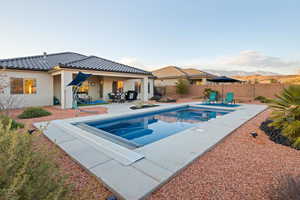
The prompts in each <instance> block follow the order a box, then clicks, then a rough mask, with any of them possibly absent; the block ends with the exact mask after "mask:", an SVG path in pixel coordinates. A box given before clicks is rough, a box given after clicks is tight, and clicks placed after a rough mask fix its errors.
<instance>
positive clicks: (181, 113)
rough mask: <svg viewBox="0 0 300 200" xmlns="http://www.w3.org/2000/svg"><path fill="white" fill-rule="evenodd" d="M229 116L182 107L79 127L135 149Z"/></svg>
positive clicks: (93, 122)
mask: <svg viewBox="0 0 300 200" xmlns="http://www.w3.org/2000/svg"><path fill="white" fill-rule="evenodd" d="M229 112H232V110H225V109H224V110H222V109H211V108H203V107H193V106H184V107H179V108H172V109H165V110H162V111H156V112H150V113H145V114H137V115H133V116H130V117H119V118H113V119H108V120H99V121H90V122H84V123H83V124H82V123H81V124H79V126H81V128H85V129H89V130H92V131H91V132H92V133H93V134H95V135H98V136H100V137H101V136H102V137H105V138H108V139H110V140H111V141H113V142H117V143H118V144H120V143H123V144H126V145H127V146H131V147H133V148H137V147H141V146H144V145H147V144H150V143H153V142H155V141H158V140H161V139H163V138H166V137H168V136H170V135H173V134H176V133H178V132H181V131H183V130H186V129H189V128H192V127H195V126H197V124H199V123H201V122H205V121H208V120H210V119H212V118H216V117H219V116H222V115H225V114H227V113H229Z"/></svg>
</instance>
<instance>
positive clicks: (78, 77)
mask: <svg viewBox="0 0 300 200" xmlns="http://www.w3.org/2000/svg"><path fill="white" fill-rule="evenodd" d="M90 76H92V74H85V73H82V72H79V73H78V74H77V75H76V77H75V78H74V79H73V80H72V81H71V83H69V84H68V85H67V86H80V85H81V84H82V83H83V82H84V81H86V80H87V79H88V78H89V77H90Z"/></svg>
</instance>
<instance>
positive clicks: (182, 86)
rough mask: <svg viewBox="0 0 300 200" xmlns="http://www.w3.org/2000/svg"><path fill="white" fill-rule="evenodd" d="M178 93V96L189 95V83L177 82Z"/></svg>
mask: <svg viewBox="0 0 300 200" xmlns="http://www.w3.org/2000/svg"><path fill="white" fill-rule="evenodd" d="M176 92H177V94H181V95H183V94H188V93H189V82H188V81H187V80H185V79H179V80H178V81H177V82H176Z"/></svg>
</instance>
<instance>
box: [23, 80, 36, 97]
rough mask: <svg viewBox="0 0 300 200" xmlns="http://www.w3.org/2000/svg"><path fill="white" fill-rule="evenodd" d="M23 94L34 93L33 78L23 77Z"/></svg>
mask: <svg viewBox="0 0 300 200" xmlns="http://www.w3.org/2000/svg"><path fill="white" fill-rule="evenodd" d="M24 94H36V80H35V79H24Z"/></svg>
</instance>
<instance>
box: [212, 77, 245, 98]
mask: <svg viewBox="0 0 300 200" xmlns="http://www.w3.org/2000/svg"><path fill="white" fill-rule="evenodd" d="M207 80H208V81H210V82H215V83H241V82H243V81H241V80H238V79H233V78H230V77H227V76H219V77H217V78H212V79H207ZM223 93H224V86H223V85H222V98H224V95H223Z"/></svg>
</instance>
